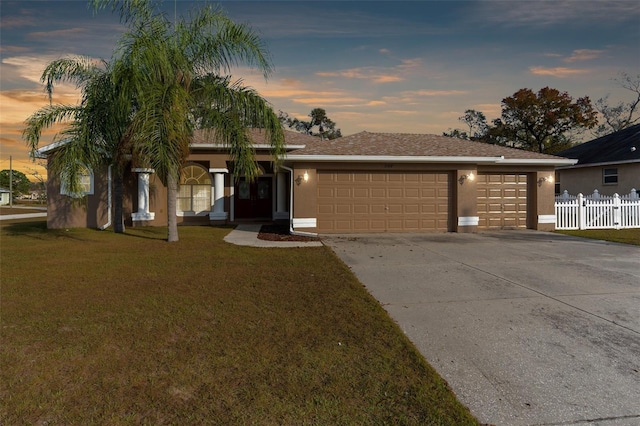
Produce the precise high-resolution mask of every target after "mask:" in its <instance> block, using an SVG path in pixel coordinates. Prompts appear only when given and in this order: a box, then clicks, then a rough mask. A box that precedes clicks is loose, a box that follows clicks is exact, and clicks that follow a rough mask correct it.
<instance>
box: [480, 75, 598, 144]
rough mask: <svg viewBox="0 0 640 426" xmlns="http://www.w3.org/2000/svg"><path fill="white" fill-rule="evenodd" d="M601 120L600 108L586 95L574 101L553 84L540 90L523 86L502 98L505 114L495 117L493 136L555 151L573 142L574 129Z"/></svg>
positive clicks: (588, 126)
mask: <svg viewBox="0 0 640 426" xmlns="http://www.w3.org/2000/svg"><path fill="white" fill-rule="evenodd" d="M597 123H598V120H597V111H595V110H594V109H593V106H592V105H591V101H590V99H589V98H588V97H586V96H585V97H583V98H578V99H577V100H576V101H575V102H574V101H573V98H572V97H571V96H569V94H568V93H566V92H560V91H559V90H557V89H552V88H549V87H544V88H542V89H540V90H539V91H538V93H537V94H536V93H534V92H533V91H532V90H530V89H520V90H518V91H517V92H516V93H514V94H513V96H510V97H507V98H504V99H503V100H502V116H501V118H500V119H497V120H494V122H493V127H492V128H491V129H490V132H489V134H490V137H489V140H490V141H493V142H496V141H497V142H498V143H501V144H504V142H505V141H513V143H514V144H515V146H517V147H520V148H523V149H526V150H529V151H537V152H544V153H548V154H552V153H554V152H558V151H560V150H562V149H564V148H567V147H568V146H570V145H571V142H572V140H571V136H570V132H571V131H576V130H581V129H590V128H593V127H594V126H595V125H596V124H597Z"/></svg>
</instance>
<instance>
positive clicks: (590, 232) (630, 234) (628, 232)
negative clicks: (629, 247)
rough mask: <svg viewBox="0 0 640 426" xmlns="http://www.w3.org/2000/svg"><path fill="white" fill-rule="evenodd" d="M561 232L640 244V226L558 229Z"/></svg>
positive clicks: (575, 235)
mask: <svg viewBox="0 0 640 426" xmlns="http://www.w3.org/2000/svg"><path fill="white" fill-rule="evenodd" d="M556 232H557V233H559V234H565V235H572V236H574V237H583V238H591V239H595V240H604V241H611V242H614V243H624V244H634V245H636V246H640V228H634V229H618V230H616V229H585V230H582V231H580V230H576V231H556Z"/></svg>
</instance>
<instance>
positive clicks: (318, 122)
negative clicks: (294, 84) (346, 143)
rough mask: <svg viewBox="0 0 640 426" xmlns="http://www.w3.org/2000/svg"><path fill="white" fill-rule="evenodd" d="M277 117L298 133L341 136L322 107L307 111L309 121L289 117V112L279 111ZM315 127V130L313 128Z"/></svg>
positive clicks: (321, 136)
mask: <svg viewBox="0 0 640 426" xmlns="http://www.w3.org/2000/svg"><path fill="white" fill-rule="evenodd" d="M278 118H279V119H280V121H281V122H282V124H283V125H285V126H287V127H289V128H290V129H295V130H296V131H298V132H300V133H305V134H307V135H312V136H318V137H320V138H321V139H337V138H341V137H342V132H341V131H340V129H336V123H334V122H333V121H332V120H331V119H330V118H329V117H327V112H326V111H325V110H324V109H323V108H314V109H312V110H311V112H310V113H309V118H310V120H309V121H304V120H299V119H297V118H291V117H289V114H287V113H285V112H282V111H280V114H279V115H278ZM316 128H317V130H315V129H316Z"/></svg>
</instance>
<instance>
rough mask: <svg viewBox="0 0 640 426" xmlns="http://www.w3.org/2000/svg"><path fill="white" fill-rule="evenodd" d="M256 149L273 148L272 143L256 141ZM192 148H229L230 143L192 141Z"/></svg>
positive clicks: (291, 149) (287, 146)
mask: <svg viewBox="0 0 640 426" xmlns="http://www.w3.org/2000/svg"><path fill="white" fill-rule="evenodd" d="M251 146H252V147H253V148H255V149H273V146H272V145H269V144H265V143H254V144H252V145H251ZM190 147H191V149H229V145H226V144H220V143H192V144H191V145H190ZM305 147H306V145H285V146H284V149H285V150H287V151H293V150H296V149H303V148H305Z"/></svg>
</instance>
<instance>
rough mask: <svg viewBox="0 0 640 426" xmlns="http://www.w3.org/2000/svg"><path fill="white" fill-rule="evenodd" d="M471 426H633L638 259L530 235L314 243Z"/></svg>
mask: <svg viewBox="0 0 640 426" xmlns="http://www.w3.org/2000/svg"><path fill="white" fill-rule="evenodd" d="M323 240H324V242H325V243H326V244H327V245H329V246H331V247H332V248H333V250H334V251H335V253H336V254H337V255H338V256H339V257H340V258H341V259H342V260H343V261H344V262H345V263H346V264H347V265H348V266H349V267H350V268H351V270H352V271H353V272H354V273H355V274H356V276H357V277H358V278H359V279H360V281H361V282H362V283H363V284H364V285H365V286H366V287H367V288H368V289H369V291H370V292H371V294H373V296H374V297H375V298H377V299H378V300H379V301H380V303H381V304H382V305H383V306H384V307H385V309H386V310H387V311H388V312H389V314H390V315H391V316H392V317H393V318H394V319H395V320H396V321H397V323H398V324H399V325H400V327H401V328H402V329H403V330H404V332H405V333H406V334H407V336H408V337H409V339H411V341H412V342H413V343H414V344H415V345H416V346H417V348H418V349H419V350H420V351H421V352H422V353H423V354H424V356H425V358H426V359H427V360H428V361H429V363H430V364H431V365H432V366H433V367H434V368H435V369H436V370H438V372H439V373H440V374H441V375H442V376H443V377H444V378H445V379H446V380H447V381H448V383H449V385H450V386H451V387H452V389H453V390H454V392H455V393H456V395H457V396H458V398H459V399H460V400H461V401H462V403H464V404H465V405H467V406H468V407H469V409H470V410H471V412H472V413H473V414H475V415H476V416H477V417H478V419H479V420H480V421H481V422H486V423H492V424H496V425H572V424H576V425H584V424H597V425H640V248H639V247H634V246H628V245H622V244H613V243H606V242H602V241H595V240H585V239H579V238H573V237H567V236H564V235H557V234H553V233H543V232H536V231H500V232H489V233H480V234H452V233H450V234H395V235H358V236H335V237H326V238H323Z"/></svg>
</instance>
